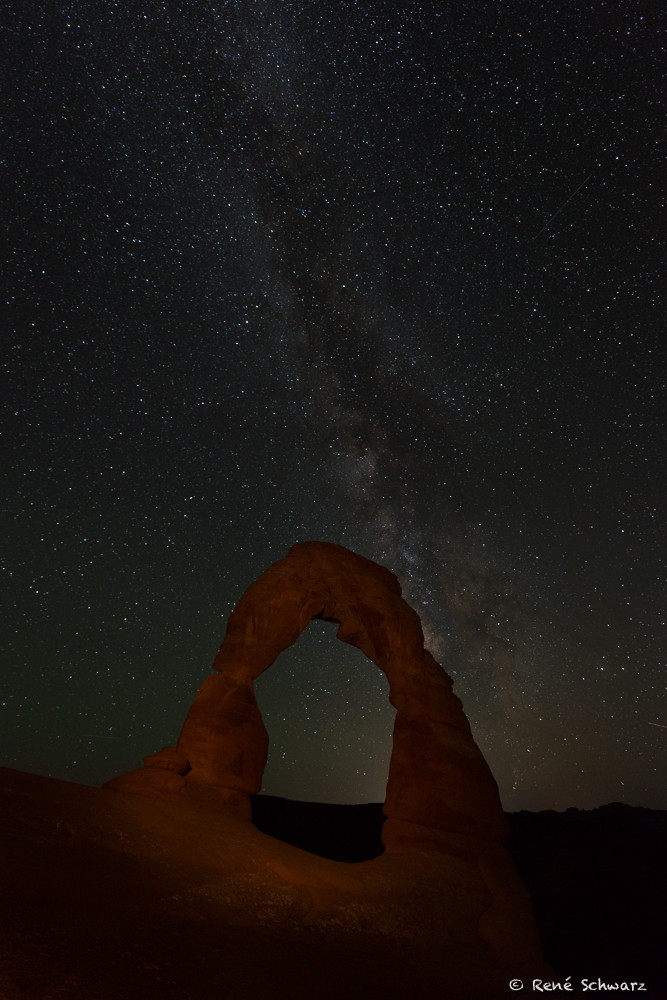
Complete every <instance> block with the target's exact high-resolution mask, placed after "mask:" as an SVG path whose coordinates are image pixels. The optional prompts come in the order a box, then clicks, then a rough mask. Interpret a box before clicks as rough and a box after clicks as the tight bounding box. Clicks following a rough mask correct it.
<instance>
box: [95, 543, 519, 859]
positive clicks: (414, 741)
mask: <svg viewBox="0 0 667 1000" xmlns="http://www.w3.org/2000/svg"><path fill="white" fill-rule="evenodd" d="M313 618H321V619H324V620H325V621H331V622H334V623H336V624H338V626H339V627H338V632H337V637H338V638H339V639H341V640H342V641H343V642H348V643H350V644H351V645H353V646H356V647H358V648H359V649H361V650H362V651H363V652H364V653H365V654H366V656H368V657H369V659H370V660H372V661H373V663H375V664H376V665H377V666H378V667H379V668H380V670H382V671H384V673H385V674H386V675H387V678H388V681H389V699H390V701H391V703H392V705H393V706H394V707H395V709H396V719H395V724H394V733H393V745H392V754H391V760H390V765H389V777H388V782H387V792H386V799H385V803H384V813H385V815H386V817H387V821H386V823H385V825H384V830H383V840H384V843H385V847H386V848H387V850H389V851H394V852H395V851H401V850H403V851H404V850H410V849H412V848H414V847H420V848H422V849H423V848H430V849H436V850H437V849H440V848H445V849H447V850H451V847H452V838H454V840H458V839H459V837H457V835H462V834H463V835H468V837H469V836H470V835H472V836H474V837H476V838H482V839H483V840H485V841H487V842H488V841H503V840H504V839H506V835H507V829H506V824H505V818H504V815H503V812H502V807H501V804H500V799H499V795H498V789H497V786H496V783H495V781H494V779H493V776H492V775H491V772H490V770H489V768H488V766H487V764H486V762H485V760H484V758H483V756H482V754H481V752H480V750H479V749H478V747H477V745H476V744H475V742H474V740H473V738H472V734H471V732H470V726H469V724H468V720H467V719H466V717H465V715H464V713H463V710H462V706H461V702H460V701H459V699H458V698H457V697H456V696H455V695H454V694H453V692H452V682H451V680H450V678H449V677H448V676H447V674H446V673H445V672H444V670H443V669H442V668H441V667H440V666H439V664H437V663H436V661H435V660H434V658H433V657H432V656H431V654H430V653H429V652H428V651H427V650H425V649H424V640H423V634H422V629H421V623H420V620H419V616H418V615H417V614H416V612H415V611H414V610H413V609H412V608H411V607H410V606H409V605H408V604H407V603H406V602H405V600H404V599H403V598H402V596H401V588H400V585H399V583H398V580H397V579H396V577H395V576H394V575H393V574H392V573H390V572H389V570H387V569H386V568H385V567H383V566H379V565H377V564H376V563H373V562H371V561H370V560H368V559H365V558H364V557H362V556H359V555H356V554H355V553H353V552H350V551H349V550H348V549H345V548H343V547H342V546H339V545H332V544H329V543H325V542H301V543H299V544H297V545H294V546H293V547H292V548H291V549H290V551H289V553H288V555H287V556H286V557H285V558H284V559H281V560H280V561H279V562H276V563H274V564H273V565H272V566H270V567H269V568H268V569H267V570H266V571H265V572H264V573H262V575H261V576H260V577H259V578H258V579H257V580H256V581H255V583H253V584H252V585H251V586H250V587H249V588H248V590H246V592H245V593H244V594H243V596H242V597H241V600H240V601H239V603H238V604H237V606H236V608H235V609H234V611H233V612H232V614H231V615H230V618H229V622H228V625H227V631H226V635H225V638H224V642H223V644H222V646H221V648H220V651H219V653H218V655H217V657H216V659H215V662H214V664H213V669H214V671H215V673H213V674H212V675H210V676H209V677H208V678H207V679H206V680H205V681H204V683H203V684H202V686H201V687H200V689H199V691H198V693H197V695H196V696H195V700H194V702H193V704H192V706H191V708H190V710H189V712H188V715H187V717H186V720H185V723H184V725H183V729H182V731H181V734H180V736H179V739H178V743H177V746H176V747H166V748H165V749H164V750H163V751H160V752H159V753H157V754H154V755H152V756H151V757H147V758H145V762H144V763H145V766H144V768H143V769H141V770H140V771H135V772H132V773H131V774H129V775H125V776H123V777H121V778H116V779H114V780H113V781H112V782H109V785H110V786H111V787H114V788H118V789H133V790H140V789H143V790H147V791H148V790H152V791H157V792H169V791H178V792H180V793H181V794H183V793H185V794H186V795H189V796H195V797H197V796H199V797H206V796H208V797H216V798H217V799H218V800H219V802H220V803H221V804H223V805H224V807H225V808H226V809H227V810H228V811H230V812H232V813H234V814H236V815H238V816H241V817H244V818H249V817H250V799H249V796H250V795H251V794H254V793H256V792H258V791H259V789H260V787H261V781H262V774H263V771H264V767H265V764H266V759H267V749H268V736H267V733H266V730H265V728H264V724H263V722H262V717H261V714H260V711H259V708H258V705H257V702H256V700H255V695H254V691H253V681H254V680H255V679H256V678H257V677H258V676H259V675H260V674H261V673H262V672H263V671H264V670H266V669H267V668H268V667H269V666H271V664H272V663H273V662H274V661H275V660H276V658H277V657H278V656H279V655H280V653H281V652H282V651H283V650H284V649H286V648H287V647H288V646H291V645H292V643H293V642H295V640H296V639H297V638H298V637H299V635H300V634H301V632H302V631H303V630H304V628H305V627H306V626H307V624H308V622H309V621H310V620H311V619H313Z"/></svg>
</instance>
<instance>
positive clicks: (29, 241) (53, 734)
mask: <svg viewBox="0 0 667 1000" xmlns="http://www.w3.org/2000/svg"><path fill="white" fill-rule="evenodd" d="M658 7H659V5H657V4H653V3H647V2H643V3H642V2H629V0H616V2H611V0H610V2H602V3H597V4H593V5H588V4H564V5H557V4H554V3H547V4H535V3H533V2H532V0H517V2H515V3H506V2H501V0H497V2H493V0H488V2H486V0H485V2H480V3H469V2H458V0H455V2H451V3H447V4H440V3H424V4H395V3H384V2H377V3H356V2H352V0H347V2H341V0H335V2H334V0H322V2H318V3H302V4H299V3H291V2H285V3H279V4H276V3H268V2H265V0H255V2H247V3H237V2H230V0H227V2H220V3H213V2H203V3H199V2H198V3H192V2H183V3H178V2H168V0H152V2H146V3H143V4H139V5H137V4H124V3H118V2H114V0H104V2H100V3H94V4H91V3H84V2H82V0H81V2H80V0H75V2H65V3H62V4H56V5H41V4H27V3H15V4H8V5H5V9H4V10H3V11H2V14H1V15H0V17H1V18H2V22H3V35H4V38H5V42H6V51H7V56H8V58H6V59H5V63H6V64H7V63H8V64H9V66H10V70H9V73H8V75H7V83H6V95H7V96H6V98H5V102H6V103H5V110H6V116H5V121H6V128H7V131H8V135H7V139H6V142H5V148H6V149H7V151H8V155H9V163H10V173H9V178H10V185H11V186H10V191H11V194H10V199H9V202H8V232H9V244H8V245H9V251H10V266H9V269H8V281H7V301H8V316H9V327H10V330H11V336H10V338H9V340H8V342H7V350H6V352H5V353H4V363H5V389H4V391H3V406H4V423H5V426H6V431H7V439H8V443H9V448H8V452H7V459H6V461H5V463H4V473H5V482H6V496H7V500H6V506H5V525H6V526H8V528H9V530H8V532H7V540H6V545H5V552H4V558H3V571H4V577H5V578H6V583H7V589H8V593H9V599H8V601H7V602H6V603H5V608H6V609H7V610H8V616H7V617H8V627H7V630H6V632H5V635H6V639H5V642H4V648H5V654H4V666H3V671H2V692H1V697H0V720H1V722H0V734H1V735H0V756H1V759H2V763H3V764H5V765H9V766H13V767H17V768H21V769H23V770H28V771H36V772H39V773H43V774H52V775H54V776H56V777H61V778H66V779H71V780H76V781H84V782H101V781H103V780H105V779H107V778H109V777H111V776H112V775H113V774H115V773H118V772H121V771H123V770H129V769H131V768H132V767H136V766H139V765H140V763H141V758H142V757H143V756H144V755H145V754H147V753H151V752H153V751H154V750H157V749H159V748H160V747H161V746H163V745H165V744H170V743H172V744H173V743H174V742H175V740H176V738H177V736H178V732H179V729H180V726H181V723H182V721H183V718H184V715H185V712H186V711H187V708H188V706H189V704H190V702H191V700H192V697H193V695H194V692H195V691H196V689H197V687H198V685H199V683H200V682H201V680H202V679H203V678H204V677H205V676H206V675H207V673H208V672H209V669H210V664H211V662H212V660H213V657H214V655H215V652H216V650H217V647H218V646H219V644H220V642H221V640H222V637H223V634H224V627H225V620H226V617H227V615H228V614H229V612H230V610H231V609H232V608H233V606H234V605H235V603H236V602H237V600H238V598H239V597H240V595H241V594H242V592H243V591H244V590H245V588H246V587H247V586H248V585H249V584H250V583H251V582H252V581H253V580H254V579H255V578H256V577H257V576H259V574H260V573H261V572H262V571H263V570H264V569H265V568H266V567H267V566H268V565H269V564H270V563H271V562H273V561H275V560H276V559H279V558H282V557H283V556H284V555H285V554H286V552H287V550H288V548H289V547H290V546H291V545H292V544H293V543H294V542H296V541H300V540H306V539H319V540H324V541H332V542H337V543H340V544H343V545H345V546H347V547H349V548H351V549H353V550H354V551H357V552H359V553H361V554H362V555H365V556H367V557H369V558H371V559H373V560H375V561H377V562H381V563H384V564H385V565H387V566H388V567H389V568H390V569H391V570H392V571H393V572H395V573H396V574H397V576H398V577H399V579H400V581H401V584H402V587H403V591H404V595H405V596H406V598H407V600H408V601H409V602H410V603H411V604H412V605H413V606H414V607H415V609H416V610H417V611H418V612H419V614H420V615H421V617H422V621H423V624H424V632H425V636H426V640H427V646H428V648H430V649H431V651H432V652H433V654H434V655H435V656H436V658H438V659H439V661H440V662H441V663H442V664H443V666H444V667H445V669H446V670H447V671H448V672H449V673H450V674H451V675H452V677H453V678H454V682H455V691H456V693H457V694H458V695H459V697H460V698H461V699H462V701H463V704H464V708H465V710H466V712H467V714H468V716H469V718H470V720H471V724H472V726H473V731H474V734H475V737H476V739H477V741H478V743H479V745H480V747H481V748H482V750H483V752H484V753H485V755H486V757H487V759H488V761H489V763H490V765H491V768H492V770H493V771H494V774H495V776H496V778H497V780H498V783H499V786H500V790H501V796H502V799H503V803H504V805H505V807H506V808H508V809H518V808H533V809H539V808H557V809H562V808H566V807H568V806H583V807H591V806H595V805H598V804H601V803H603V802H607V801H614V800H621V801H626V802H629V803H632V804H639V805H648V806H659V805H660V806H663V807H664V806H665V805H666V804H667V803H665V801H664V798H662V799H661V795H663V796H664V779H663V775H664V770H662V769H661V768H660V762H661V760H662V757H661V755H662V754H664V748H665V739H666V738H667V732H666V730H665V727H667V711H666V710H665V708H666V706H665V698H664V674H663V673H662V671H663V669H664V647H663V646H662V645H661V638H662V637H661V635H660V629H661V627H662V628H663V630H664V624H663V623H664V618H661V615H662V614H663V598H664V592H663V590H662V580H663V578H664V573H663V570H664V564H663V561H662V560H663V555H664V551H665V550H664V541H665V539H664V506H663V493H664V490H665V486H666V484H665V481H664V475H663V476H662V481H661V471H662V468H663V466H662V465H661V459H662V458H664V443H665V442H664V438H663V435H662V428H663V426H664V394H663V382H662V378H663V375H664V353H661V352H662V351H663V350H664V347H663V345H664V314H662V313H661V311H660V308H659V303H658V293H659V277H658V265H659V261H660V254H661V248H660V245H659V232H660V229H659V224H658V206H659V201H660V188H661V173H660V169H661V164H662V157H661V155H660V148H659V139H660V136H661V129H660V127H659V124H658V123H659V120H660V112H659V101H660V80H661V69H660V66H659V62H658V39H659V34H660V31H659V29H660V24H659V11H658ZM661 338H663V340H662V343H661ZM334 636H335V629H334V627H333V626H332V625H328V624H325V623H313V624H312V625H311V626H310V627H309V630H308V632H307V634H304V636H303V637H302V638H301V640H299V642H298V643H297V644H296V645H295V646H294V647H293V648H292V649H291V650H289V651H288V652H286V653H285V654H283V656H281V658H280V659H279V661H278V662H277V663H276V665H275V666H274V667H273V668H272V669H271V670H269V671H267V673H266V674H265V675H264V676H263V677H262V678H261V679H260V680H259V681H258V683H257V693H258V699H259V701H260V707H261V708H262V711H263V714H264V718H265V722H266V725H267V729H268V731H269V736H270V739H271V753H270V760H269V766H268V768H267V772H266V775H265V779H266V786H265V787H266V790H267V791H269V792H273V793H275V794H286V795H290V796H292V797H300V798H313V799H323V800H330V801H341V802H345V801H366V800H381V799H382V798H383V794H384V782H385V781H386V774H387V765H388V758H389V753H390V748H391V725H392V718H393V709H392V708H391V706H390V705H389V703H388V701H387V697H386V694H387V686H386V683H385V679H384V677H383V675H382V674H381V673H380V672H379V671H378V670H377V669H376V668H375V667H373V665H372V664H370V662H368V661H366V660H365V658H364V657H363V655H362V654H361V653H360V652H359V651H358V650H355V649H353V648H351V647H346V646H344V645H343V644H341V643H337V642H336V641H335V638H334ZM661 656H663V659H662V660H661Z"/></svg>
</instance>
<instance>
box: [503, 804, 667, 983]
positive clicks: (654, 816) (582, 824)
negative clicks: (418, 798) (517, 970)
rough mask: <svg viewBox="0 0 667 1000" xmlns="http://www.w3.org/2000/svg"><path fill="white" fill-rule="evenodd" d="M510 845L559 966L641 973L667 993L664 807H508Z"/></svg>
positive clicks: (607, 976) (562, 970) (617, 978)
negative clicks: (535, 810)
mask: <svg viewBox="0 0 667 1000" xmlns="http://www.w3.org/2000/svg"><path fill="white" fill-rule="evenodd" d="M507 819H508V821H509V826H510V830H511V840H510V842H509V849H510V853H511V855H512V858H513V860H514V863H515V865H516V866H517V868H518V870H519V872H520V874H521V875H522V877H523V879H524V881H525V883H526V885H527V886H528V889H529V891H530V894H531V896H532V899H533V905H534V908H535V916H536V919H537V923H538V927H539V930H540V935H541V938H542V944H543V947H544V951H545V955H546V957H547V958H548V960H549V961H550V962H551V963H552V964H553V966H554V968H555V969H556V971H557V973H559V974H560V975H561V976H563V977H565V976H567V975H571V976H572V979H573V980H574V981H575V982H577V981H580V980H581V979H582V978H584V977H588V978H594V979H597V977H598V976H600V977H601V978H602V979H603V981H606V982H611V983H613V982H624V981H625V982H630V981H632V980H637V979H641V980H644V981H645V982H646V984H647V989H646V993H645V994H644V995H646V996H650V997H667V964H666V963H665V959H664V943H665V941H666V940H667V907H666V906H665V900H666V899H667V864H666V863H665V845H666V844H667V811H664V810H655V809H643V808H641V807H639V806H628V805H624V804H622V803H613V804H611V805H606V806H602V807H601V808H599V809H592V810H580V809H568V810H566V811H565V812H561V813H558V812H552V811H545V812H539V813H531V812H519V813H514V814H511V813H510V814H508V815H507Z"/></svg>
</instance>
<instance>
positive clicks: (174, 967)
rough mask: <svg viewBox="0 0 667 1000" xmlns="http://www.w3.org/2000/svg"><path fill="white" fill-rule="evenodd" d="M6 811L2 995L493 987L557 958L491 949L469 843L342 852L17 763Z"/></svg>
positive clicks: (250, 999) (44, 999)
mask: <svg viewBox="0 0 667 1000" xmlns="http://www.w3.org/2000/svg"><path fill="white" fill-rule="evenodd" d="M0 816H1V819H0V852H1V853H0V857H1V859H2V863H1V865H0V896H1V899H2V906H1V907H0V932H1V935H2V937H1V942H0V996H2V997H3V1000H19V998H21V1000H24V998H30V1000H56V998H63V1000H65V998H67V1000H120V998H123V1000H124V998H127V1000H130V998H132V1000H144V998H145V1000H149V998H150V1000H152V998H158V997H159V998H160V1000H221V998H230V1000H259V998H267V1000H287V998H289V1000H306V998H308V1000H311V998H312V1000H318V998H321V1000H329V998H331V1000H334V998H335V1000H340V998H341V997H350V998H353V997H354V998H356V997H364V998H369V1000H373V998H377V1000H380V998H382V1000H436V998H437V1000H443V998H445V1000H446V998H451V1000H467V998H470V1000H473V998H474V1000H484V998H494V1000H495V998H497V997H505V996H507V982H508V980H509V979H511V978H513V977H516V976H519V975H523V976H524V977H525V978H527V977H528V975H529V974H530V973H532V972H534V973H535V974H536V975H538V974H544V973H545V972H547V971H548V970H546V967H545V966H544V965H543V964H542V963H541V962H540V959H539V958H536V956H535V953H534V949H535V942H534V941H532V940H529V941H527V942H526V948H525V951H526V954H525V956H524V957H523V959H522V960H521V961H518V960H517V961H514V962H512V963H511V964H508V963H506V962H504V961H502V960H501V959H499V958H498V957H497V956H496V955H494V953H493V951H492V950H491V948H490V947H481V948H480V946H479V940H480V934H481V935H482V937H483V934H484V928H483V926H482V927H481V928H480V926H479V918H478V914H479V912H481V913H482V921H481V922H482V925H483V920H484V916H483V914H484V903H485V900H484V899H480V898H479V893H480V889H479V886H480V881H479V878H478V875H477V871H476V870H474V865H473V864H472V863H471V862H470V860H469V858H467V857H466V856H465V851H463V852H462V853H461V855H460V856H456V855H455V854H454V853H453V854H452V856H451V857H447V856H445V855H443V854H442V853H424V854H419V853H416V854H414V855H400V856H392V855H389V854H385V855H382V856H381V857H379V858H376V859H374V860H372V861H365V862H362V863H359V864H345V863H342V862H336V861H330V860H327V859H324V858H320V857H316V856H315V855H312V854H308V853H305V852H304V851H301V850H299V849H297V848H295V847H292V846H290V845H288V844H284V843H281V842H280V841H277V840H274V839H273V838H271V837H268V836H266V835H265V834H262V833H260V832H259V830H257V829H256V828H255V827H254V826H253V825H252V824H251V823H250V822H247V821H243V820H239V819H235V818H233V817H230V816H228V815H226V814H225V813H224V812H221V811H220V810H216V809H214V808H212V807H210V806H209V807H207V806H204V805H200V804H196V803H192V802H186V801H185V800H181V799H179V798H178V796H175V797H173V799H172V800H168V799H160V798H150V797H149V796H140V795H136V794H130V793H122V792H114V791H110V790H107V789H95V788H88V787H86V786H82V785H74V784H70V783H67V782H61V781H56V780H54V779H49V778H42V777H37V776H35V775H28V774H23V773H21V772H17V771H11V770H8V769H0ZM486 901H487V902H488V895H487V900H486ZM513 947H515V944H514V943H513Z"/></svg>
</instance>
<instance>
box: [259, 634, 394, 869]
mask: <svg viewBox="0 0 667 1000" xmlns="http://www.w3.org/2000/svg"><path fill="white" fill-rule="evenodd" d="M337 628H338V626H337V625H336V624H335V623H333V622H328V621H324V620H323V619H318V618H315V619H312V620H311V622H310V623H309V624H308V625H307V626H306V628H305V629H304V631H303V632H302V633H301V635H300V636H299V638H298V639H297V640H296V642H295V643H294V644H293V645H292V646H290V647H289V648H288V649H286V650H284V651H283V652H282V653H281V654H280V656H279V657H278V659H277V660H276V661H275V662H274V663H273V664H272V665H271V667H269V668H268V669H267V670H265V671H264V673H262V674H261V675H260V677H258V678H257V680H256V681H255V682H254V691H255V697H256V699H257V703H258V706H259V709H260V712H261V715H262V719H263V721H264V725H265V727H266V729H267V732H268V735H269V749H268V758H267V764H266V767H265V769H264V775H263V780H262V788H261V790H260V794H259V795H256V796H253V798H252V815H253V822H254V824H255V826H257V827H258V829H260V830H261V831H262V832H263V833H267V834H269V835H270V836H272V837H274V838H276V839H277V840H283V841H285V842H286V843H289V844H292V845H293V846H295V847H299V848H301V849H303V850H306V851H309V852H310V853H311V854H318V855H320V856H322V857H326V858H331V859H332V860H335V861H346V862H357V861H367V860H370V859H371V858H374V857H377V856H378V855H379V854H381V853H382V852H383V850H384V846H383V844H382V837H381V833H382V824H383V822H384V814H383V812H382V803H383V802H384V799H385V792H386V785H387V777H388V774H389V761H390V758H391V749H392V733H393V727H394V719H395V715H396V710H395V708H394V707H393V706H392V705H391V703H390V701H389V682H388V680H387V678H386V676H385V675H384V673H383V672H382V671H381V670H379V669H378V667H377V666H376V665H375V664H374V663H372V662H371V661H370V660H369V659H368V658H367V657H366V656H365V655H364V654H363V653H362V652H361V650H359V649H357V648H356V647H354V646H352V645H350V644H348V643H346V642H344V641H340V640H339V639H337V638H336V630H337Z"/></svg>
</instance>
